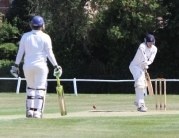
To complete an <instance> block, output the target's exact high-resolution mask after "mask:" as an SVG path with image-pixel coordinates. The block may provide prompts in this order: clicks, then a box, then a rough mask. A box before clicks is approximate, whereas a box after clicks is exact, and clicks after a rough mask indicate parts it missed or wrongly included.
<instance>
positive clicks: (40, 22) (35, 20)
mask: <svg viewBox="0 0 179 138" xmlns="http://www.w3.org/2000/svg"><path fill="white" fill-rule="evenodd" d="M30 24H31V26H34V27H41V26H43V25H44V19H43V18H42V17H41V16H34V17H33V18H32V20H31V22H30Z"/></svg>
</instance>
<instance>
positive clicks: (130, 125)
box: [0, 93, 179, 138]
mask: <svg viewBox="0 0 179 138" xmlns="http://www.w3.org/2000/svg"><path fill="white" fill-rule="evenodd" d="M65 98H66V106H67V111H68V114H67V116H61V115H60V111H59V107H58V99H57V95H56V94H47V96H46V104H45V111H44V118H42V119H35V118H26V117H25V93H20V94H15V93H0V138H33V137H36V138H160V137H161V138H178V137H179V95H167V111H164V110H155V97H154V96H147V97H146V98H145V100H146V106H147V107H148V112H145V113H142V112H137V111H136V107H135V106H134V105H133V102H134V95H132V94H100V95H98V94H78V96H75V95H74V94H66V95H65ZM93 105H96V106H97V108H96V109H93V107H92V106H93Z"/></svg>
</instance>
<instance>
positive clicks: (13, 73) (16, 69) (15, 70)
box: [10, 65, 20, 78]
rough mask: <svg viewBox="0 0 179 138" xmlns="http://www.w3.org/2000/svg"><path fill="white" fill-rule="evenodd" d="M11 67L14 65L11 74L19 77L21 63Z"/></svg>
mask: <svg viewBox="0 0 179 138" xmlns="http://www.w3.org/2000/svg"><path fill="white" fill-rule="evenodd" d="M11 67H12V68H11V70H10V72H11V74H12V75H13V76H14V77H16V78H17V77H18V76H19V72H20V71H19V65H15V66H11Z"/></svg>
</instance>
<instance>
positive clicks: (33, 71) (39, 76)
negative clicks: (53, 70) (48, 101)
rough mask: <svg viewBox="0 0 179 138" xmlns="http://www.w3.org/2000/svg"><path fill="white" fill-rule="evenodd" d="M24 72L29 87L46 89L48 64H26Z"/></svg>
mask: <svg viewBox="0 0 179 138" xmlns="http://www.w3.org/2000/svg"><path fill="white" fill-rule="evenodd" d="M23 71H24V75H25V78H26V82H27V87H30V88H33V89H39V88H40V89H46V85H47V75H48V72H49V70H48V67H47V64H46V63H36V64H24V65H23Z"/></svg>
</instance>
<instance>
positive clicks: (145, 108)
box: [137, 105, 147, 112]
mask: <svg viewBox="0 0 179 138" xmlns="http://www.w3.org/2000/svg"><path fill="white" fill-rule="evenodd" d="M137 111H140V112H147V107H145V106H144V105H142V106H141V107H139V108H137Z"/></svg>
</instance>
